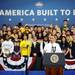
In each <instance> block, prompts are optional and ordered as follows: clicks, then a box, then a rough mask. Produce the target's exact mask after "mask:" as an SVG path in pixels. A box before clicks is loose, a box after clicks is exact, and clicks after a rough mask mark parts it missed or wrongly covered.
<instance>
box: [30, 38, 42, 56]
mask: <svg viewBox="0 0 75 75" xmlns="http://www.w3.org/2000/svg"><path fill="white" fill-rule="evenodd" d="M31 56H37V57H41V52H40V43H39V42H37V37H34V38H33V43H32V46H31Z"/></svg>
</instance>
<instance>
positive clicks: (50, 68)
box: [43, 53, 65, 75]
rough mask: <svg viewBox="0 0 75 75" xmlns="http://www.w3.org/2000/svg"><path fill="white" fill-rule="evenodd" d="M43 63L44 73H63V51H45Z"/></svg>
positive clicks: (52, 74) (53, 74)
mask: <svg viewBox="0 0 75 75" xmlns="http://www.w3.org/2000/svg"><path fill="white" fill-rule="evenodd" d="M43 64H44V66H45V70H46V75H63V70H64V65H65V56H64V54H63V53H45V54H44V56H43Z"/></svg>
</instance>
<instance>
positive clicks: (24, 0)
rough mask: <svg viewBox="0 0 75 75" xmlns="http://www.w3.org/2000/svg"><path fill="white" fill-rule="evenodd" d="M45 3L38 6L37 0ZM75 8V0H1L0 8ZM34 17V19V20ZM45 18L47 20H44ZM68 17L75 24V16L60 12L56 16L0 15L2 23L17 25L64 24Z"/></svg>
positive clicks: (0, 23)
mask: <svg viewBox="0 0 75 75" xmlns="http://www.w3.org/2000/svg"><path fill="white" fill-rule="evenodd" d="M39 1H40V2H42V3H44V6H42V7H36V6H35V3H36V2H39ZM74 8H75V0H0V10H1V9H3V10H5V9H16V10H17V9H21V10H22V9H23V10H25V9H30V10H31V9H33V10H38V9H39V10H41V9H46V10H47V9H48V10H49V9H70V10H73V9H74ZM32 19H33V20H32ZM44 19H45V20H44ZM64 19H68V20H69V24H70V25H72V24H75V16H73V15H72V14H70V15H69V16H66V15H64V16H62V15H61V14H58V15H56V16H37V15H35V16H28V17H27V16H0V25H2V24H4V23H6V24H11V25H15V24H17V23H18V22H22V23H23V24H46V25H47V24H59V25H61V26H62V25H63V20H64Z"/></svg>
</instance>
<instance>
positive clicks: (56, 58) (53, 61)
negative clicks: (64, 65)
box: [50, 54, 59, 63]
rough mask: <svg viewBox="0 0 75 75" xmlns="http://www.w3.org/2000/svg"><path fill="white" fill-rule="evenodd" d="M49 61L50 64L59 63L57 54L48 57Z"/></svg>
mask: <svg viewBox="0 0 75 75" xmlns="http://www.w3.org/2000/svg"><path fill="white" fill-rule="evenodd" d="M50 61H51V62H52V63H58V61H59V56H58V55H57V54H53V55H52V56H51V57H50Z"/></svg>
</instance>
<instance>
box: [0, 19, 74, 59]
mask: <svg viewBox="0 0 75 75" xmlns="http://www.w3.org/2000/svg"><path fill="white" fill-rule="evenodd" d="M48 35H53V36H54V37H55V41H56V42H57V43H59V45H60V48H61V50H62V52H63V53H64V54H65V58H75V26H74V25H71V27H69V25H68V21H67V20H64V24H63V27H59V26H58V25H55V26H53V25H50V26H37V25H35V26H28V25H22V24H21V23H19V24H18V25H15V26H12V27H11V26H8V25H6V24H3V26H2V27H1V28H0V56H6V57H7V56H8V55H9V54H19V55H21V56H27V55H28V56H38V57H41V56H42V55H43V54H44V47H45V45H46V44H48V43H49V37H48Z"/></svg>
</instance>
